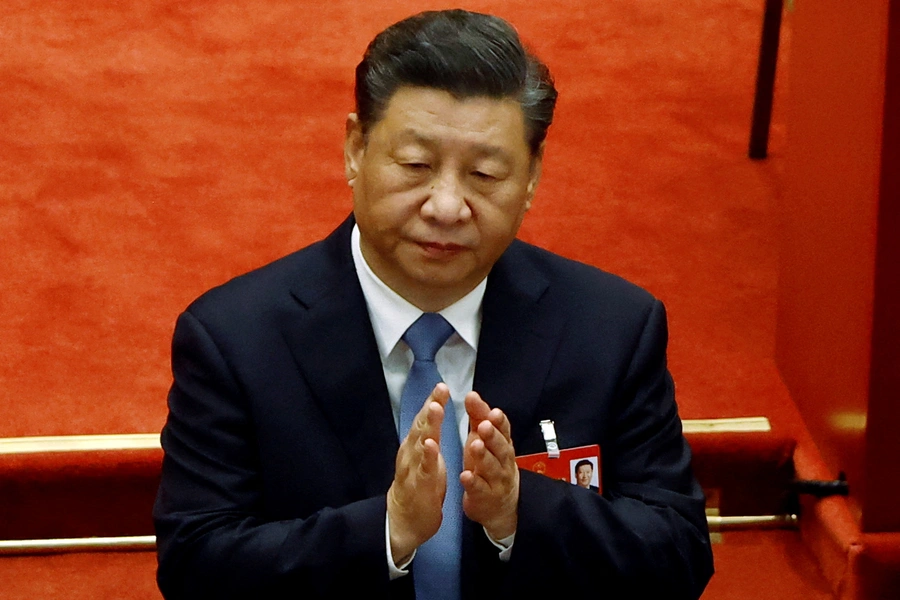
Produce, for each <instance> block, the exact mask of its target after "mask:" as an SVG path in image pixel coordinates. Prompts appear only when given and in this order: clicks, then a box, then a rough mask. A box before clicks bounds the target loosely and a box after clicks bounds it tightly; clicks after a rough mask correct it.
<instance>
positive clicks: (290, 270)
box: [186, 241, 327, 320]
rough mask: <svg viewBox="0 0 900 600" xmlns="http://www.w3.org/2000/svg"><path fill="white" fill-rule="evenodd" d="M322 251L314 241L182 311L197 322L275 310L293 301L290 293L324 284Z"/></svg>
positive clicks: (219, 287) (320, 242)
mask: <svg viewBox="0 0 900 600" xmlns="http://www.w3.org/2000/svg"><path fill="white" fill-rule="evenodd" d="M326 252H327V251H326V249H325V248H324V241H319V242H316V243H314V244H312V245H310V246H307V247H306V248H303V249H301V250H297V251H295V252H292V253H291V254H288V255H286V256H283V257H281V258H279V259H277V260H274V261H272V262H270V263H268V264H266V265H263V266H261V267H258V268H256V269H253V270H252V271H249V272H247V273H244V274H242V275H238V276H237V277H235V278H233V279H231V280H229V281H227V282H225V283H223V284H221V285H218V286H216V287H214V288H212V289H210V290H208V291H206V292H205V293H203V294H202V295H201V296H199V297H198V298H197V299H196V300H194V301H193V302H192V303H191V304H190V305H189V306H188V307H187V309H186V310H187V312H190V313H192V314H193V315H194V316H196V317H198V318H200V319H201V320H205V319H209V318H213V317H217V318H222V319H226V320H234V319H241V318H252V317H254V316H255V315H260V314H265V313H266V312H269V311H272V310H277V308H278V306H279V305H280V304H283V303H292V302H296V300H294V299H293V297H292V296H291V292H292V290H294V289H311V288H315V287H316V286H323V285H325V279H323V277H322V271H323V265H324V264H325V262H326V259H325V255H326Z"/></svg>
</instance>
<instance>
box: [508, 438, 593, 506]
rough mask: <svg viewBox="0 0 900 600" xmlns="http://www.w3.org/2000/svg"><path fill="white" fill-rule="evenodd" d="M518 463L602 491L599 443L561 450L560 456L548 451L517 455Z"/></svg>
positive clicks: (520, 466)
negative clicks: (557, 456)
mask: <svg viewBox="0 0 900 600" xmlns="http://www.w3.org/2000/svg"><path fill="white" fill-rule="evenodd" d="M516 464H517V465H519V468H520V469H525V470H526V471H534V472H535V473H540V474H541V475H546V476H547V477H550V478H552V479H559V480H561V481H567V482H569V483H571V484H573V485H577V486H579V487H583V488H585V489H587V490H590V491H593V492H597V493H598V494H599V493H601V492H602V489H601V487H602V486H601V484H600V481H601V477H600V446H598V445H597V444H594V445H593V446H579V447H578V448H566V449H563V450H560V451H559V458H550V455H549V454H548V453H547V452H540V453H538V454H526V455H525V456H517V457H516Z"/></svg>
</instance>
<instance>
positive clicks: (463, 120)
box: [370, 86, 529, 157]
mask: <svg viewBox="0 0 900 600" xmlns="http://www.w3.org/2000/svg"><path fill="white" fill-rule="evenodd" d="M370 135H377V136H381V137H389V138H391V139H392V140H393V142H395V143H404V142H408V143H419V144H424V145H429V144H430V145H435V146H449V147H453V146H458V145H463V146H468V147H478V148H481V149H483V150H485V151H495V152H503V153H507V154H511V155H513V156H516V157H518V156H521V155H523V154H524V155H526V156H527V155H528V154H529V149H528V143H527V137H526V128H525V117H524V114H523V112H522V107H521V106H520V105H519V103H518V102H517V101H516V100H515V99H513V98H491V97H486V96H474V97H469V98H456V97H455V96H453V95H452V94H450V93H449V92H445V91H443V90H438V89H433V88H424V87H408V86H407V87H401V88H399V89H398V90H397V91H396V92H395V93H394V95H393V96H391V99H390V101H389V102H388V104H387V107H386V108H385V110H384V113H383V114H382V115H381V119H380V120H379V121H378V122H376V123H375V125H374V126H373V127H372V128H371V130H370Z"/></svg>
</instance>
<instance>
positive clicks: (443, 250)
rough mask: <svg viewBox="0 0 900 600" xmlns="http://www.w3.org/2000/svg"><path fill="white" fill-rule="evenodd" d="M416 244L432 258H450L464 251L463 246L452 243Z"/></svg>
mask: <svg viewBox="0 0 900 600" xmlns="http://www.w3.org/2000/svg"><path fill="white" fill-rule="evenodd" d="M416 244H417V245H418V246H419V247H420V248H421V249H422V250H424V251H425V254H426V255H427V256H429V257H432V258H451V257H453V256H456V255H457V254H460V253H461V252H463V251H464V250H465V249H466V247H465V246H462V245H460V244H453V243H441V242H416Z"/></svg>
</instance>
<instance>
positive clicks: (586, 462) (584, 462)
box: [575, 458, 594, 473]
mask: <svg viewBox="0 0 900 600" xmlns="http://www.w3.org/2000/svg"><path fill="white" fill-rule="evenodd" d="M584 465H591V471H593V470H594V463H592V462H591V461H589V460H588V459H586V458H582V459H581V460H579V461H578V462H577V463H575V472H576V473H577V472H578V469H580V468H581V467H583V466H584Z"/></svg>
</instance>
